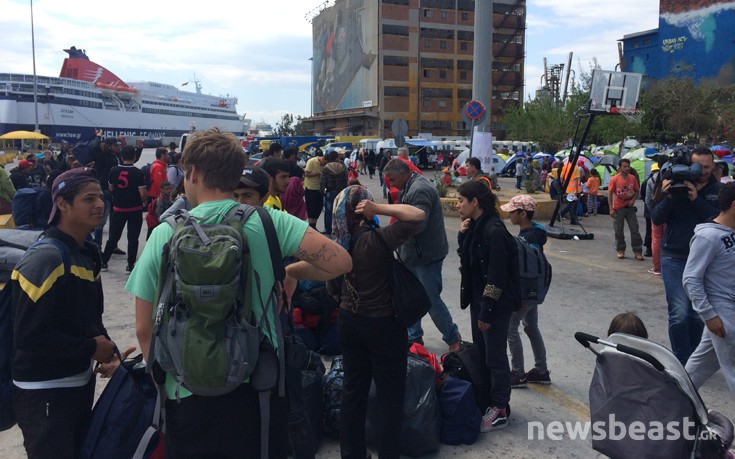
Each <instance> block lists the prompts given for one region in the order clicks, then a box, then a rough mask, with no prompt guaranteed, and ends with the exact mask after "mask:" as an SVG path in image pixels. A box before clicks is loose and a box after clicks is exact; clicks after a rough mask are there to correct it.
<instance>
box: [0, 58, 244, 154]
mask: <svg viewBox="0 0 735 459" xmlns="http://www.w3.org/2000/svg"><path fill="white" fill-rule="evenodd" d="M64 51H65V52H66V53H67V54H68V57H67V58H65V59H64V63H63V65H62V67H61V73H60V75H59V77H58V78H54V77H42V76H38V77H37V84H36V85H35V87H36V91H37V92H36V94H37V95H36V97H37V107H38V125H39V128H40V130H41V133H43V134H44V135H46V136H48V137H50V138H51V139H52V141H54V142H58V141H61V140H66V141H68V142H71V143H74V142H77V141H78V140H86V139H88V138H91V137H93V136H94V135H95V130H96V129H102V131H103V133H104V134H103V135H104V136H119V135H123V136H126V137H134V138H143V139H144V140H146V141H155V140H162V139H164V138H174V137H180V136H181V135H182V134H184V133H186V132H191V131H194V130H203V129H208V128H211V127H218V128H220V129H222V130H224V131H228V132H232V133H233V134H235V135H238V136H242V135H245V134H246V133H247V131H248V129H249V126H248V124H249V123H248V121H249V120H246V119H245V116H244V115H239V114H238V113H237V111H236V105H237V98H236V97H229V96H227V97H219V96H213V95H207V94H202V91H201V85H200V83H199V81H196V80H195V81H194V84H195V88H196V92H189V91H182V90H180V89H179V88H177V87H176V86H173V85H169V84H163V83H155V82H151V81H142V82H132V81H131V82H128V83H126V82H124V81H123V80H122V79H120V78H119V77H117V76H116V75H115V74H114V73H112V72H110V71H109V70H107V69H106V68H105V67H103V66H101V65H99V64H96V63H95V62H93V61H91V60H90V59H89V57H87V54H86V52H85V50H82V49H77V48H76V47H74V46H72V47H71V48H69V49H65V50H64ZM33 83H34V77H33V75H25V74H17V73H0V134H3V133H6V132H10V131H16V130H28V131H33V130H34V128H35V123H36V111H35V110H36V109H35V108H34V100H33V99H34V84H33ZM186 84H187V83H184V85H186Z"/></svg>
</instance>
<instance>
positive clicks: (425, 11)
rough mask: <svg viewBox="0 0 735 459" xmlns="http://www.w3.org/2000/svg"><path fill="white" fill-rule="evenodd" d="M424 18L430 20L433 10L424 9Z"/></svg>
mask: <svg viewBox="0 0 735 459" xmlns="http://www.w3.org/2000/svg"><path fill="white" fill-rule="evenodd" d="M424 17H425V18H430V17H431V10H427V9H424Z"/></svg>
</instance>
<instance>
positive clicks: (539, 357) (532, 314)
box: [508, 304, 548, 373]
mask: <svg viewBox="0 0 735 459" xmlns="http://www.w3.org/2000/svg"><path fill="white" fill-rule="evenodd" d="M521 322H523V331H524V332H526V336H528V340H529V341H531V349H533V359H534V361H535V365H534V367H535V368H536V369H538V370H541V371H542V372H546V371H548V368H547V367H546V346H544V338H543V337H542V336H541V331H539V329H538V305H535V304H534V305H530V306H529V305H525V306H523V307H522V308H521V309H520V310H518V311H515V312H513V315H511V317H510V326H509V327H508V348H509V349H510V357H511V368H512V369H513V372H514V373H525V372H526V370H525V368H524V363H523V343H522V342H521V336H520V335H519V334H518V326H519V325H520V324H521Z"/></svg>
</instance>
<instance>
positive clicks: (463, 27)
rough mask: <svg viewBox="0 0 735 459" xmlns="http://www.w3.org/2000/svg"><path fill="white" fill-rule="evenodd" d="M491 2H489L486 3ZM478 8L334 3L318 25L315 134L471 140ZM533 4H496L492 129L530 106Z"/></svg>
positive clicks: (433, 2) (506, 0)
mask: <svg viewBox="0 0 735 459" xmlns="http://www.w3.org/2000/svg"><path fill="white" fill-rule="evenodd" d="M482 1H491V0H482ZM474 10H475V1H474V0H336V1H335V3H334V5H333V6H331V7H328V8H326V9H324V10H322V11H321V12H319V14H317V15H316V16H315V17H314V18H313V22H312V24H313V28H314V38H313V40H314V46H313V48H314V55H313V57H312V59H313V67H312V75H313V79H312V107H313V115H312V116H311V117H310V118H306V119H304V120H303V122H305V123H306V124H307V125H308V126H310V127H311V128H312V129H313V131H314V132H317V133H321V134H327V133H332V134H334V135H365V136H379V137H383V138H385V137H392V134H391V124H392V123H393V121H394V120H395V119H403V120H405V121H406V122H407V123H408V135H409V136H415V135H417V134H419V133H431V134H433V135H434V136H463V135H469V126H467V125H466V123H465V121H464V120H463V117H462V107H463V106H464V104H466V103H467V102H468V101H469V100H471V99H472V77H473V75H472V72H473V52H474V46H475V43H474V22H475V17H474ZM525 25H526V1H525V0H494V1H493V40H492V41H493V43H492V46H491V47H488V49H489V50H490V49H491V50H492V51H489V52H492V79H491V81H492V88H491V94H492V101H491V103H490V107H489V108H488V110H489V116H490V117H491V118H490V121H491V130H492V133H493V135H494V136H495V137H496V138H499V139H503V138H504V134H505V129H504V126H503V113H504V111H505V110H507V109H509V108H513V107H518V106H519V105H520V104H521V103H522V101H523V69H524V58H525V51H524V42H525Z"/></svg>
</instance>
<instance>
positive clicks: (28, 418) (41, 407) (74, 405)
mask: <svg viewBox="0 0 735 459" xmlns="http://www.w3.org/2000/svg"><path fill="white" fill-rule="evenodd" d="M94 385H95V377H94V376H93V377H91V378H90V381H89V383H87V384H86V385H85V386H81V387H69V388H56V389H35V390H26V389H20V388H18V387H15V386H13V407H14V409H15V414H16V417H17V419H18V427H20V431H21V432H22V433H23V446H24V447H25V450H26V454H28V457H29V459H46V458H48V459H53V458H60V457H78V456H79V450H80V449H81V447H82V443H83V442H84V438H85V437H86V435H87V429H88V428H89V420H90V418H91V414H92V400H93V399H94Z"/></svg>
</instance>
